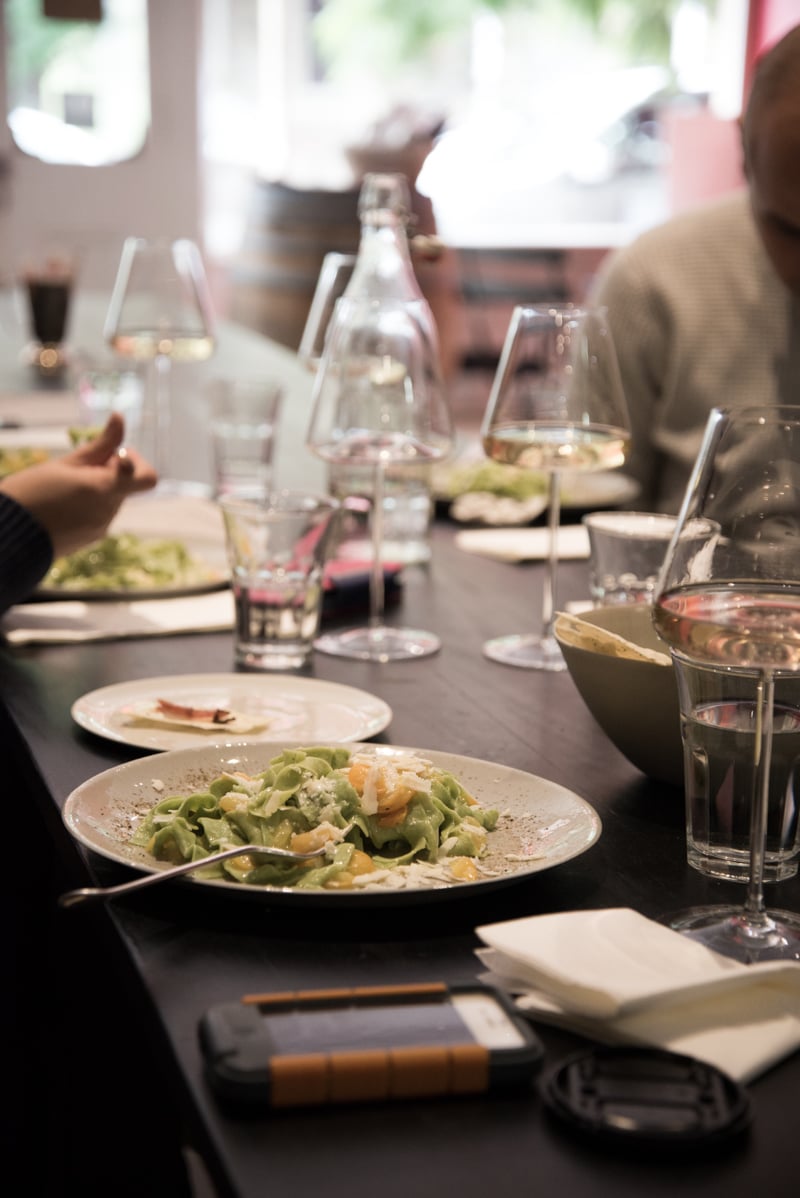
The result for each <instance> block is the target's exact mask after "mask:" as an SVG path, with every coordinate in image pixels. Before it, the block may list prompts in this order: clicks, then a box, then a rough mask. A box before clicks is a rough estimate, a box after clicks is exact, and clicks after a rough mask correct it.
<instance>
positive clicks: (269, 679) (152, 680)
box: [70, 670, 394, 754]
mask: <svg viewBox="0 0 800 1198" xmlns="http://www.w3.org/2000/svg"><path fill="white" fill-rule="evenodd" d="M209 680H211V681H210V682H209ZM231 680H236V681H237V682H239V683H243V684H244V685H245V686H246V687H252V688H256V687H265V686H271V685H276V686H280V687H282V688H283V689H284V690H286V689H289V688H292V687H294V686H297V685H298V684H300V685H304V686H308V685H311V686H314V687H321V688H324V689H328V688H335V690H336V691H338V692H340V693H341V692H348V693H349V694H351V695H353V696H355V695H360V696H367V697H368V698H369V699H370V700H372V702H373V703H375V704H376V705H377V708H378V710H379V711H380V716H377V717H376V719H375V720H374V721H373V722H372V723H370V724H369V725H368V728H369V730H368V731H364V732H363V734H362V735H363V736H364V737H370V736H377V735H378V733H380V732H383V731H384V730H385V729H386V728H388V727H389V724H390V723H391V722H392V719H393V718H394V712H393V711H392V708H391V707H390V706H389V704H388V703H387V702H386V700H385V699H383V698H381V696H380V695H375V694H373V693H372V692H371V691H367V690H364V688H363V687H357V686H350V685H349V683H346V682H333V681H331V680H330V679H328V678H305V677H300V678H295V677H292V676H291V675H286V674H275V675H269V674H247V673H237V672H236V671H233V670H227V671H225V670H215V671H211V672H204V673H190V674H155V675H152V676H148V677H146V678H133V679H128V680H126V681H123V682H112V683H108V684H107V685H106V686H99V687H95V688H94V689H93V690H90V691H86V692H84V694H82V695H79V696H78V698H77V699H75V700H73V702H72V704H71V705H70V715H71V717H72V719H73V720H74V722H75V723H76V724H77V725H78V727H79V728H82V729H83V730H84V731H85V732H91V733H92V734H93V735H94V736H101V737H103V738H104V739H106V740H109V741H113V742H114V743H115V744H123V745H128V746H130V747H133V748H138V749H148V750H150V752H153V753H158V754H163V753H180V752H197V750H198V749H203V748H211V747H212V743H214V744H229V743H241V744H243V743H247V744H249V745H262V744H268V743H273V742H272V741H263V740H251V741H247V742H245V741H244V740H243V739H242V738H241V737H237V738H235V741H225V740H220V741H215V742H211V741H208V740H206V741H204V743H203V744H202V745H195V746H185V747H184V748H172V749H161V748H159V747H158V746H154V745H152V744H149V743H146V742H144V741H143V740H142V739H141V738H138V739H131V738H130V737H129V736H125V735H122V734H120V733H119V732H118V731H117V730H115V729H114V728H110V727H106V728H105V730H101V729H100V728H98V727H97V726H96V725H95V724H94V723H92V722H90V721H89V720H88V719H87V718H86V717H85V716H84V714H83V712H82V711H81V709H80V705H82V704H85V703H86V701H88V700H92V699H96V698H97V697H98V696H103V695H106V694H112V693H113V692H122V691H124V690H126V689H130V688H131V687H134V688H137V689H138V688H139V687H141V688H142V689H145V688H148V687H149V686H151V685H152V686H153V687H154V688H155V689H158V690H165V689H168V688H169V686H170V685H171V684H174V683H176V682H180V684H181V687H183V686H189V687H191V686H192V685H197V686H198V687H200V686H203V685H206V686H208V685H210V686H225V685H229V684H230V681H231ZM142 697H146V696H142ZM221 735H224V732H221ZM351 741H352V737H348V738H347V741H345V742H333V743H349V742H351ZM274 743H278V742H274ZM285 743H289V742H288V740H287V741H286V742H285ZM295 743H296V744H297V743H300V742H298V741H295ZM353 743H355V742H353Z"/></svg>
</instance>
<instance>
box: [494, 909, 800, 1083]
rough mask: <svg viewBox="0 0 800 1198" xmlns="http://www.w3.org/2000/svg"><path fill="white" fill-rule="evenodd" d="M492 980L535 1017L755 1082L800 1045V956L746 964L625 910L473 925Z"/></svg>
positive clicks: (568, 913) (556, 915)
mask: <svg viewBox="0 0 800 1198" xmlns="http://www.w3.org/2000/svg"><path fill="white" fill-rule="evenodd" d="M476 933H477V935H478V936H479V937H480V939H481V940H482V941H483V943H484V945H486V946H488V947H487V948H482V949H479V950H478V953H477V955H478V957H479V959H480V960H481V962H482V963H483V964H484V966H486V967H487V969H488V970H489V972H488V974H486V975H485V976H484V980H485V981H489V982H491V983H492V984H494V985H496V986H499V987H501V988H502V989H506V990H508V991H510V992H511V993H513V994H514V995H515V996H516V1002H517V1005H518V1007H519V1008H520V1009H521V1010H523V1011H525V1012H526V1013H528V1014H530V1015H531V1016H532V1017H535V1018H540V1019H542V1020H544V1021H547V1022H553V1023H558V1024H560V1025H561V1026H565V1027H569V1028H571V1029H572V1030H574V1031H577V1032H580V1033H581V1034H583V1035H587V1036H589V1037H592V1038H594V1039H597V1040H600V1041H602V1042H605V1043H631V1044H645V1045H653V1046H655V1047H659V1048H665V1049H669V1050H671V1051H673V1052H679V1053H685V1054H687V1055H689V1056H694V1057H697V1058H699V1059H700V1060H704V1061H707V1062H708V1063H710V1064H712V1065H715V1066H717V1068H719V1069H722V1070H723V1071H724V1072H726V1073H727V1074H729V1075H730V1076H731V1077H735V1078H737V1079H738V1080H739V1081H744V1082H747V1081H750V1080H752V1079H753V1078H754V1077H757V1076H758V1075H759V1074H760V1073H763V1072H764V1071H765V1070H766V1069H768V1068H770V1066H772V1065H774V1064H775V1063H776V1062H778V1061H780V1060H781V1059H782V1058H783V1057H785V1056H787V1055H788V1054H789V1053H791V1052H793V1051H795V1050H796V1049H797V1048H798V1047H800V962H796V961H789V962H786V961H769V962H764V963H762V964H759V965H741V964H739V963H738V962H737V961H734V960H732V959H731V958H728V957H722V956H720V955H719V954H717V953H714V952H712V951H711V950H710V949H707V948H705V947H704V946H703V945H701V944H698V943H697V942H696V941H694V940H691V939H689V938H688V937H686V936H683V935H681V933H679V932H674V931H672V930H671V929H670V928H667V927H664V926H663V925H661V924H658V923H655V922H654V921H652V920H649V919H646V918H645V917H644V916H643V915H639V914H638V913H637V912H635V911H632V910H629V909H627V908H610V909H605V910H599V911H570V912H565V913H563V914H555V915H539V916H532V917H530V918H527V919H519V920H509V921H506V922H505V923H498V924H490V925H487V926H484V927H479V928H477V929H476Z"/></svg>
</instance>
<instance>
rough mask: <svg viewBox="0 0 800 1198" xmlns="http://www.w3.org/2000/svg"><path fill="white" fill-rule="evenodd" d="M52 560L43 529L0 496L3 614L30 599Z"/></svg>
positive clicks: (0, 604)
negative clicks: (13, 606)
mask: <svg viewBox="0 0 800 1198" xmlns="http://www.w3.org/2000/svg"><path fill="white" fill-rule="evenodd" d="M52 560H53V545H52V542H51V540H50V537H49V535H48V533H47V532H46V531H45V528H44V525H42V524H40V523H39V521H38V520H37V519H36V518H35V516H32V515H31V513H30V512H29V511H28V510H27V508H24V507H23V506H22V504H20V503H17V501H16V500H15V499H12V498H11V497H10V496H9V495H4V494H3V493H2V492H0V612H4V611H6V610H7V609H8V608H9V607H11V606H12V605H13V604H14V603H20V602H21V601H22V600H23V599H27V597H28V596H29V595H30V593H31V591H33V590H34V588H35V587H36V585H37V583H39V582H40V581H41V579H42V578H43V577H44V575H45V574H46V573H47V571H48V570H49V569H50V564H51V562H52Z"/></svg>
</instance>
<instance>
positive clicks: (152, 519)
mask: <svg viewBox="0 0 800 1198" xmlns="http://www.w3.org/2000/svg"><path fill="white" fill-rule="evenodd" d="M108 535H109V537H110V538H119V537H124V538H129V540H128V542H127V544H126V546H125V547H124V548H121V550H120V553H119V560H120V564H119V566H118V567H117V566H115V564H114V562H115V559H116V556H117V554H116V551H115V549H114V546H113V545H110V546H109V553H108V554H106V553H104V552H103V551H102V543H101V546H100V552H99V553H98V554H97V558H98V566H97V568H98V570H99V571H100V572H99V573H98V574H97V575H96V576H95V577H94V578H93V577H92V572H93V569H94V566H93V562H92V557H91V554H92V547H91V546H90V547H88V548H87V549H84V550H81V551H79V554H78V555H75V560H76V561H79V562H80V563H83V564H81V565H80V568H79V569H78V570H77V571H76V572H75V574H74V575H73V577H72V579H71V580H70V582H69V584H65V585H49V584H48V581H47V579H45V580H44V582H43V583H42V584H41V585H40V586H39V587H38V588H37V589H36V592H35V594H34V596H33V598H35V599H37V600H42V601H47V600H50V601H53V600H63V599H76V600H81V601H83V602H86V601H93V600H97V601H103V600H105V601H108V600H118V599H166V598H178V597H180V596H188V595H202V594H206V593H208V592H210V591H217V590H222V589H223V588H224V587H227V586H228V585H229V581H230V573H229V570H228V564H227V558H226V552H225V533H224V529H223V526H222V516H221V514H220V511H219V508H218V507H217V505H216V504H215V503H214V502H213V501H212V500H209V499H203V498H200V497H197V496H185V495H158V494H155V493H146V494H144V495H140V496H136V497H133V498H131V499H129V500H128V501H127V502H126V503H125V504H123V506H122V507H121V508H120V511H119V513H118V514H117V516H116V517H115V519H114V521H113V522H112V524H111V526H110V528H109V530H108ZM187 555H188V560H187ZM173 563H174V564H173ZM139 568H140V569H141V576H142V577H141V581H140V582H139V581H137V582H135V583H134V584H132V585H131V583H130V573H131V570H135V571H137V572H138V571H139ZM151 569H152V572H153V573H152V574H151ZM115 570H118V572H119V576H120V581H119V583H118V584H115V582H114V573H115ZM171 571H174V573H172V574H171ZM155 572H157V574H158V582H154V581H152V578H153V576H154V574H155ZM126 576H127V581H125V579H126ZM123 582H124V585H123Z"/></svg>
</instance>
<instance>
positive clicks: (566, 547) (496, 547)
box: [456, 524, 589, 562]
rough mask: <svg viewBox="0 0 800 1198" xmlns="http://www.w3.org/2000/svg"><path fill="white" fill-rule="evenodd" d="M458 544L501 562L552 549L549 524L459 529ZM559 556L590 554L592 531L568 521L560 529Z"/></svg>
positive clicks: (536, 555) (541, 554)
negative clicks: (543, 526)
mask: <svg viewBox="0 0 800 1198" xmlns="http://www.w3.org/2000/svg"><path fill="white" fill-rule="evenodd" d="M456 545H458V547H459V549H463V550H465V551H466V552H467V553H478V554H480V555H482V556H483V557H493V558H496V559H497V560H498V561H501V562H526V561H536V560H538V559H540V558H545V557H547V555H548V554H549V552H550V534H549V530H548V529H546V528H469V529H464V530H463V531H462V532H459V533H456ZM558 556H559V558H564V559H566V558H584V557H588V556H589V534H588V533H587V531H586V529H585V528H584V526H583V525H582V524H565V525H562V527H561V528H559V530H558Z"/></svg>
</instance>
